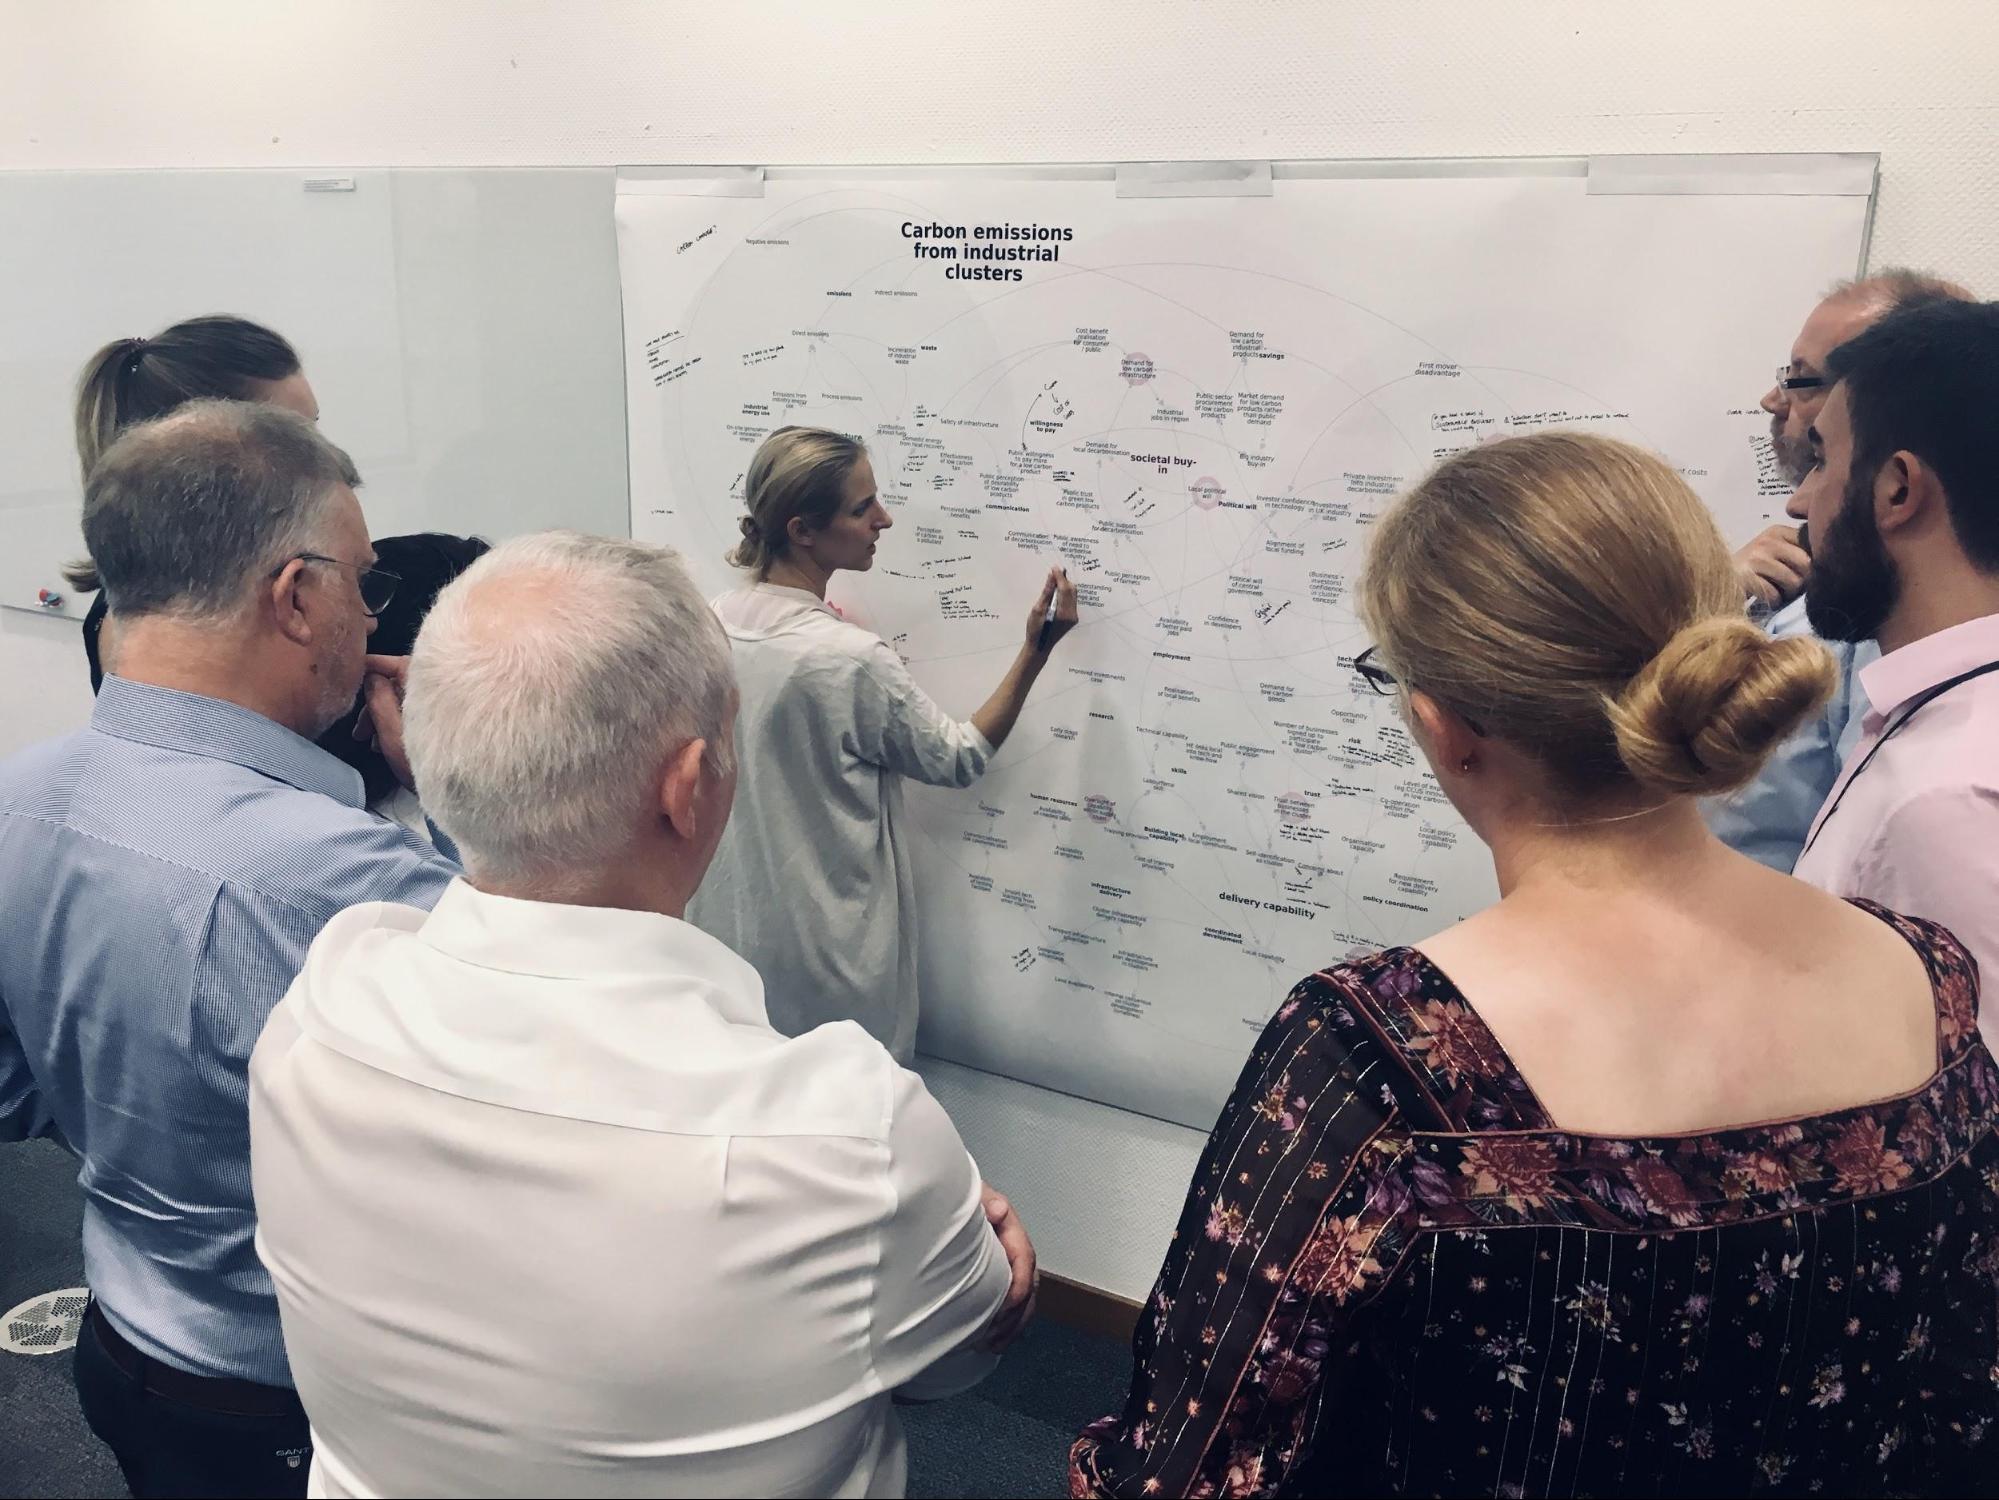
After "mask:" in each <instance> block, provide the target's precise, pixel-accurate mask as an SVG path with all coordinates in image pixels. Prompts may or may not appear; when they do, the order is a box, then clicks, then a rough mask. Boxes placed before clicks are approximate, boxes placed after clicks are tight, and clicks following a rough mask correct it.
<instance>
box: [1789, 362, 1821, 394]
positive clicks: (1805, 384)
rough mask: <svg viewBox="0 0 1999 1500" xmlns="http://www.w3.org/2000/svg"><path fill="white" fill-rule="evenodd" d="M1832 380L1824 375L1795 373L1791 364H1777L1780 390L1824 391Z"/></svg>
mask: <svg viewBox="0 0 1999 1500" xmlns="http://www.w3.org/2000/svg"><path fill="white" fill-rule="evenodd" d="M1831 384H1832V381H1831V380H1830V379H1829V378H1827V377H1826V376H1824V375H1794V374H1792V373H1791V367H1790V366H1789V365H1779V366H1777V389H1778V390H1780V391H1822V390H1824V389H1825V388H1826V387H1827V386H1829V385H1831Z"/></svg>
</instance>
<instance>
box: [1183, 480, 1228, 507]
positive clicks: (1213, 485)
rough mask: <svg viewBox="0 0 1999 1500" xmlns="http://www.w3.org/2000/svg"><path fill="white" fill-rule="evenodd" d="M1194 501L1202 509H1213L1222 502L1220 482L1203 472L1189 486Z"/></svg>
mask: <svg viewBox="0 0 1999 1500" xmlns="http://www.w3.org/2000/svg"><path fill="white" fill-rule="evenodd" d="M1189 488H1190V489H1191V491H1192V492H1193V496H1194V503H1195V504H1196V505H1198V506H1200V507H1201V509H1202V510H1213V509H1214V508H1215V507H1216V506H1218V505H1220V504H1221V503H1222V482H1221V481H1220V480H1219V479H1217V478H1215V477H1214V476H1213V475H1212V474H1203V475H1202V476H1201V477H1200V478H1199V479H1197V480H1195V481H1194V482H1193V484H1192V485H1191V486H1189Z"/></svg>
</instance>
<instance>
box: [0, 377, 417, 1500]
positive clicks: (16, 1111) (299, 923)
mask: <svg viewBox="0 0 1999 1500" xmlns="http://www.w3.org/2000/svg"><path fill="white" fill-rule="evenodd" d="M358 483H359V476H358V475H356V473H355V471H354V466H353V464H352V462H351V461H349V459H348V458H347V456H346V454H344V453H342V452H341V451H340V450H339V449H337V448H335V447H334V446H333V445H332V444H330V443H328V442H327V441H326V440H325V439H324V438H322V437H320V436H319V434H318V433H317V432H316V431H314V429H313V428H312V426H311V425H310V424H309V423H307V422H306V421H304V420H303V419H302V418H300V417H297V416H294V415H293V414H291V413H289V412H286V411H282V410H280V409H278V408H276V407H271V406H259V405H251V404H239V403H235V402H213V401H211V402H198V403H194V404H191V405H188V406H185V407H183V408H181V409H180V410H179V411H178V412H176V413H174V414H173V415H171V416H168V417H165V418H162V419H161V420H159V421H157V422H153V423H149V424H147V425H145V426H141V427H136V428H134V429H132V430H131V431H129V432H128V433H126V434H125V435H124V436H123V437H121V438H120V439H119V440H118V441H117V443H115V444H114V445H113V446H112V447H111V449H110V450H109V451H108V452H107V453H106V454H105V455H104V457H103V458H102V459H101V460H100V461H99V462H98V464H97V465H96V467H95V468H94V469H93V470H92V471H91V475H90V479H89V482H88V485H87V487H86V491H85V498H84V516H83V527H84V539H85V541H86V542H87V543H88V545H89V548H90V555H91V558H92V560H93V561H94V562H95V563H96V566H97V570H98V572H99V574H100V576H101V577H102V579H103V583H104V590H105V594H106V596H107V599H108V601H109V606H110V611H111V617H112V620H113V621H114V622H115V624H116V627H117V629H116V636H115V638H116V653H115V657H114V659H113V661H112V662H111V675H109V676H107V677H106V678H105V681H104V687H103V691H102V693H101V694H100V696H99V697H98V699H97V702H96V706H95V709H94V711H93V713H92V715H91V722H90V726H89V727H88V728H87V729H84V730H82V731H80V732H78V733H76V734H72V735H69V736H68V737H66V738H63V739H59V740H55V741H53V742H50V743H47V744H43V745H39V746H36V747H34V748H32V749H29V750H27V751H24V752H22V753H21V754H19V755H16V756H14V757H13V758H12V759H10V760H8V761H6V762H5V763H0V872H4V874H0V880H4V881H5V885H6V894H5V900H4V903H0V1140H19V1139H23V1138H26V1137H32V1136H38V1135H48V1136H53V1137H56V1138H57V1139H60V1140H62V1141H63V1142H65V1143H66V1144H67V1145H68V1146H69V1147H70V1148H71V1149H72V1150H73V1151H74V1152H75V1153H76V1155H77V1156H78V1158H79V1159H80V1161H81V1163H82V1170H81V1174H80V1179H79V1180H80V1183H81V1185H82V1188H83V1194H84V1210H83V1256H84V1269H85V1273H86V1275H87V1276H88V1278H89V1281H90V1286H91V1290H92V1293H93V1295H94V1299H95V1300H94V1302H93V1304H92V1306H91V1308H90V1311H89V1313H88V1314H87V1315H86V1318H85V1322H84V1328H83V1330H82V1333H81V1336H80V1338H79V1341H78V1344H77V1352H76V1381H77V1392H78V1395H79V1397H80V1399H81V1401H82V1405H83V1411H84V1416H85V1417H86V1419H87V1420H88V1421H89V1423H90V1426H91V1428H92V1430H93V1431H95V1432H96V1433H97V1435H98V1436H99V1437H100V1438H102V1439H103V1440H104V1441H105V1442H106V1443H107V1444H109V1445H110V1447H111V1449H112V1451H113V1453H114V1454H115V1455H116V1456H117V1459H118V1463H119V1466H120V1468H121V1469H123V1471H124V1474H125V1479H126V1482H127V1484H129V1485H130V1487H131V1490H132V1493H133V1494H135V1495H140V1496H147V1495H195V1494H200V1495H282V1494H299V1495H302V1494H304V1493H305V1482H306V1476H307V1472H308V1464H307V1461H308V1459H309V1457H310V1452H309V1443H310V1438H309V1432H308V1427H307V1423H306V1419H305V1413H304V1410H303V1408H302V1407H301V1406H300V1404H299V1400H298V1397H297V1394H296V1393H295V1391H294V1390H293V1389H292V1380H291V1374H290V1370H289V1367H288V1365H287V1363H286V1359H285V1350H284V1343H283V1339H282V1337H281V1333H280V1328H279V1323H278V1305H277V1300H276V1298H275V1297H274V1296H273V1294H272V1290H271V1283H270V1278H269V1277H268V1276H267V1275H266V1274H265V1272H264V1268H263V1266H262V1265H261V1264H260V1263H259V1262H258V1259H257V1255H256V1249H255V1246H254V1244H253V1236H254V1233H255V1228H256V1226H255V1220H254V1214H253V1210H252V1204H251V1196H250V1138H249V1126H250V1122H249V1113H248V1108H247V1094H248V1087H249V1084H248V1078H247V1069H248V1065H249V1059H250V1050H251V1048H252V1047H253V1046H254V1045H255V1042H256V1039H257V1035H258V1033H259V1031H260V1030H261V1029H262V1027H263V1024H264V1019H265V1017H266V1016H267V1015H268V1014H269V1012H270V1010H271V1007H272V1006H273V1005H275V1004H276V1003H277V1001H278V999H279V997H280V996H282V995H283V994H284V992H285V988H286V986H288V985H289V984H290V983H291V982H292V979H293V977H294V976H295V975H296V974H297V972H298V969H299V966H300V964H302V963H303V962H304V960H305V955H306V949H307V947H308V945H309V944H310V943H311V942H312V940H313V938H314V937H315V936H316V935H317V934H318V932H319V930H320V929H321V928H322V927H323V926H324V925H325V924H326V922H327V920H328V919H329V918H331V917H332V916H333V915H334V913H336V912H338V911H341V910H343V909H344V908H346V907H349V906H352V905H353V904H354V903H356V902H358V901H369V900H381V899H389V900H396V901H401V902H405V903H408V904H410V905H413V906H428V905H430V904H431V903H433V902H434V901H436V900H437V898H438V896H439V895H441V894H442V893H443V891H444V889H445V887H446V886H447V885H448V884H449V883H450V881H451V879H452V877H453V875H454V874H455V866H453V865H451V864H450V863H448V862H447V861H446V860H444V859H442V858H440V857H439V855H438V854H437V852H436V851H435V850H434V849H432V848H431V847H430V846H428V845H427V844H425V843H424V841H423V840H422V839H420V838H418V837H416V836H415V835H413V834H411V833H409V832H407V831H406V830H404V829H402V828H401V827H399V826H398V825H396V824H394V823H390V822H388V821H386V820H384V819H381V818H377V817H375V816H373V815H372V814H370V813H369V812H368V811H367V810H366V808H365V806H364V805H363V799H362V786H361V777H360V774H359V773H358V772H356V771H354V770H353V769H351V768H350V767H348V766H346V765H344V764H342V763H341V762H340V761H339V760H336V759H335V758H334V757H333V756H331V755H329V754H327V753H326V752H325V751H324V750H322V749H320V748H319V747H318V746H317V745H315V744H314V743H313V739H314V737H315V736H317V735H318V734H320V733H322V732H323V731H324V730H325V728H326V727H327V726H328V725H329V724H331V723H332V722H333V721H334V720H335V719H337V718H339V717H340V716H341V715H342V714H343V713H345V712H346V710H347V709H348V707H349V706H350V705H351V704H352V703H353V701H354V698H355V694H356V693H357V691H358V690H359V689H360V687H361V684H362V680H363V677H364V675H365V673H366V663H367V661H368V658H367V657H366V656H365V651H366V643H367V638H368V632H369V631H370V630H371V629H372V628H373V625H374V622H373V618H372V616H373V614H374V613H375V612H376V611H379V610H380V609H381V607H382V606H383V604H384V603H386V602H387V601H386V591H387V590H388V589H390V588H391V587H392V586H393V584H394V581H395V580H394V579H393V578H390V577H387V576H386V575H383V574H380V573H379V572H376V571H374V570H373V568H372V564H373V562H374V549H373V548H372V547H371V546H370V545H369V542H368V530H367V527H366V525H365V524H364V522H363V520H362V517H361V507H360V504H359V502H358V501H357V500H356V499H355V496H354V487H355V485H356V484H358ZM383 665H384V666H385V667H386V665H387V664H383ZM371 694H372V698H373V700H374V701H375V702H376V703H377V705H378V707H379V710H380V715H381V718H380V723H379V726H378V727H379V728H381V729H382V730H383V731H384V739H385V740H386V741H388V742H389V743H391V744H392V743H393V741H394V739H395V737H396V736H395V728H396V726H395V722H394V716H395V712H396V707H395V699H394V694H393V692H391V691H389V690H388V688H387V687H386V686H385V685H383V684H376V683H372V682H371Z"/></svg>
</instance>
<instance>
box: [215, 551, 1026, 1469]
mask: <svg viewBox="0 0 1999 1500" xmlns="http://www.w3.org/2000/svg"><path fill="white" fill-rule="evenodd" d="M405 710H406V733H407V740H408V743H407V750H408V755H409V759H410V762H411V765H412V768H413V770H414V771H415V773H416V780H417V782H418V784H419V785H420V786H421V787H422V788H423V793H424V802H425V806H426V807H427V808H428V809H429V810H430V813H431V815H432V817H433V818H434V819H435V820H436V821H437V823H438V824H439V826H440V827H442V828H443V829H444V830H445V831H446V832H447V833H449V834H450V835H451V837H452V838H453V839H454V840H455V841H456V842H457V844H458V847H459V848H460V850H461V851H462V853H463V854H464V857H465V867H466V871H467V876H466V878H465V879H464V880H461V881H458V882H456V883H454V884H453V885H452V886H451V887H450V888H449V889H448V890H447V891H446V892H445V894H444V896H443V897H442V899H441V900H440V901H439V902H438V905H437V908H436V910H435V911H434V912H431V913H424V912H421V911H418V910H415V909H414V908H411V907H405V906H397V905H389V904H373V905H367V906H360V907H356V908H354V909H353V910H350V911H348V912H346V913H345V914H344V915H342V916H340V917H337V918H335V919H334V920H333V922H332V923H331V924H330V925H329V926H328V927H327V928H326V930H325V932H324V934H323V935H322V936H321V938H320V939H319V941H318V942H316V943H315V944H314V945H313V949H312V952H311V955H310V956H309V958H308V959H307V962H306V966H305V969H304V971H303V972H302V973H301V974H300V976H299V979H298V982H297V983H296V984H295V985H294V986H293V988H292V989H291V991H290V993H289V994H288V995H287V996H286V997H285V999H284V1001H283V1002H282V1003H281V1004H280V1005H279V1006H278V1008H277V1009H276V1011H274V1012H273V1013H272V1017H271V1021H270V1023H269V1025H268V1027H267V1028H266V1030H265V1032H264V1034H263V1037H262V1039H261V1040H260V1041H259V1043H258V1046H257V1050H256V1053H255V1056H254V1057H253V1058H252V1061H251V1070H250V1071H251V1101H250V1114H251V1146H252V1169H253V1178H254V1188H255V1192H256V1200H257V1208H258V1215H259V1231H258V1237H257V1248H258V1250H259V1252H260V1254H261V1255H262V1257H263V1260H264V1264H265V1265H266V1266H267V1267H269V1269H270V1273H271V1278H272V1281H273V1282H274V1284H275V1285H276V1288H277V1293H278V1303H279V1308H280V1311H281V1313H282V1317H283V1323H284V1333H285V1343H286V1348H287V1350H288V1351H289V1354H290V1357H291V1366H292V1371H293V1374H294V1376H295V1377H296V1379H297V1382H298V1388H299V1394H300V1396H301V1397H302V1398H303V1400H304V1402H305V1407H306V1412H307V1414H308V1416H309V1417H310V1418H311V1421H312V1427H313V1434H314V1439H315V1457H314V1461H313V1475H312V1492H313V1493H315V1494H321V1495H370V1496H373V1495H406V1494H503V1493H504V1494H520V1495H562V1494H592V1495H778V1494H784V1495H843V1496H844V1495H854V1496H860V1495H900V1494H901V1493H902V1492H903V1487H904V1480H905V1475H906V1459H905V1452H904V1447H903V1441H902V1434H901V1430H900V1427H899V1425H898V1423H897V1421H896V1418H895V1413H894V1409H893V1406H892V1404H891V1398H892V1397H901V1398H904V1399H911V1398H915V1399H924V1398H930V1397H937V1396H944V1395H950V1394H953V1393H955V1392H957V1391H960V1390H962V1389H964V1388H966V1387H968V1386H970V1385H971V1384H973V1383H975V1382H976V1381H977V1380H979V1379H980V1378H981V1377H982V1376H983V1375H984V1374H985V1373H986V1372H987V1370H988V1369H990V1368H991V1366H992V1364H993V1362H994V1360H995V1357H996V1349H997V1347H998V1346H1000V1345H1001V1344H1003V1343H1004V1342H1006V1341H1007V1340H1009V1339H1010V1338H1011V1337H1012V1336H1013V1335H1014V1334H1016V1333H1017V1332H1018V1330H1019V1327H1020V1325H1021V1324H1022V1323H1023V1322H1024V1320H1025V1317H1026V1315H1027V1313H1028V1311H1029V1309H1030V1307H1031V1302H1032V1292H1033V1284H1034V1266H1033V1251H1032V1247H1031V1246H1030V1245H1029V1244H1028V1242H1027V1238H1026V1235H1025V1233H1024V1231H1023V1230H1022V1229H1021V1227H1020V1224H1019V1220H1018V1218H1017V1217H1016V1216H1014V1215H1013V1213H1012V1211H1011V1210H1010V1209H1008V1208H1007V1207H1006V1206H1005V1204H1004V1202H1003V1200H1000V1201H993V1200H994V1196H995V1195H991V1194H990V1192H989V1190H986V1189H984V1188H983V1185H982V1183H981V1182H980V1179H979V1173H978V1168H977V1167H976V1166H975V1165H974V1164H973V1162H972V1159H971V1157H970V1156H968V1155H967V1154H966V1151H965V1148H964V1145H963V1143H962V1142H961V1141H960V1140H959V1138H958V1135H957V1132H956V1131H955V1130H954V1129H953V1128H952V1125H951V1122H950V1120H949V1119H948V1118H946V1116H945V1114H944V1112H943V1110H942V1109H941V1108H940V1107H939V1106H938V1104H937V1103H936V1101H935V1100H934V1099H932V1098H931V1097H930V1095H929V1093H928V1092H926V1090H925V1089H924V1087H923V1084H922V1082H921V1081H920V1080H919V1079H918V1078H917V1077H916V1075H915V1074H913V1073H910V1072H908V1071H906V1070H905V1069H903V1068H901V1067H899V1066H897V1065H896V1064H895V1062H894V1061H893V1060H892V1059H891V1058H890V1057H889V1055H888V1053H887V1052H886V1051H885V1050H884V1049H883V1048H882V1046H881V1044H880V1043H879V1042H876V1041H875V1040H874V1039H872V1038H871V1037H869V1036H868V1035H867V1033H866V1032H864V1031H863V1030H861V1028H860V1027H859V1026H858V1025H856V1024H854V1023H853V1022H851V1021H842V1022H836V1023H832V1024H829V1025H825V1026H821V1027H818V1028H817V1029H815V1030H813V1031H810V1032H807V1033H805V1034H804V1035H802V1036H799V1037H796V1038H786V1037H784V1036H781V1035H780V1034H778V1033H777V1032H776V1031H774V1030H772V1028H771V1026H770V1024H769V1022H768V1020H767V1019H766V1017H765V1013H764V1003H763V986H762V984H761V982H760V981H759V980H758V978H757V975H756V973H755V971H754V970H753V969H751V968H750V966H749V965H748V964H746V963H745V962H743V960H742V959H740V958H738V957H737V956H736V955H735V954H734V953H732V952H730V951H729V949H728V948H726V947H724V946H723V945H722V944H721V943H719V942H717V941H716V940H715V939H714V938H711V937H708V936H707V935H705V934H703V933H701V932H699V931H697V930H696V929H695V928H693V927H691V926H689V925H687V923H686V922H684V921H682V920H681V913H682V912H683V910H684V909H685V906H686V903H687V899H688V897H689V896H690V895H691V894H692V893H693V891H694V889H695V887H696V886H697V885H698V884H699V883H700V880H701V876H702V873H703V871H704V870H705V869H706V868H707V865H708V862H709V860H710V858H711V857H712V856H713V854H714V851H715V846H716V843H717V841H718V840H719V838H720V836H721V832H722V827H723V825H724V823H725V822H726V821H727V818H728V815H729V807H730V803H731V801H732V799H733V796H734V790H735V785H734V783H735V772H734V768H733V765H732V760H733V754H734V750H733V744H732V733H731V728H732V722H733V719H734V716H735V687H734V682H733V679H732V677H731V675H730V670H729V655H728V646H727V643H726V642H725V640H724V639H723V636H722V633H721V630H720V627H719V626H718V625H717V624H716V622H715V619H714V616H713V615H712V614H711V613H709V611H708V609H707V607H706V605H705V604H704V603H703V602H702V600H701V597H700V595H699V594H698V593H697V592H696V591H695V590H694V588H693V586H692V584H691V583H690V582H689V581H688V579H687V577H686V575H685V573H684V571H683V570H682V569H681V567H680V565H679V563H678V561H677V560H676V559H675V558H674V557H673V555H672V554H671V553H668V552H665V551H663V550H661V549H658V548H653V547H647V546H644V545H642V544H639V543H635V542H626V541H612V540H606V539H601V538H590V537H582V536H578V535H575V534H573V533H550V534H547V535H544V536H539V537H529V538H524V539H521V540H519V541H516V542H510V543H507V544H506V545H503V546H501V547H499V548H498V549H496V550H495V551H494V552H492V553H490V554H489V555H488V556H487V557H485V558H484V559H482V560H481V561H480V562H479V563H477V564H476V565H475V566H474V567H473V568H472V569H471V570H470V571H468V572H467V573H466V574H465V575H464V577H462V578H461V579H460V580H459V581H458V582H456V583H454V584H453V585H452V586H451V587H450V588H448V589H446V590H445V592H444V594H443V595H442V596H441V597H440V598H439V600H438V603H437V605H436V607H435V608H434V610H433V611H432V613H431V615H430V617H429V619H428V620H427V621H426V622H425V625H424V627H423V632H422V634H421V636H420V637H419V639H418V641H417V645H416V649H415V652H414V654H413V656H412V659H411V664H410V667H409V681H408V690H407V700H406V704H405ZM772 920H774V921H780V920H783V914H782V913H781V912H774V913H772Z"/></svg>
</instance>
